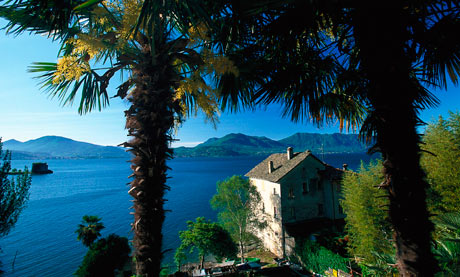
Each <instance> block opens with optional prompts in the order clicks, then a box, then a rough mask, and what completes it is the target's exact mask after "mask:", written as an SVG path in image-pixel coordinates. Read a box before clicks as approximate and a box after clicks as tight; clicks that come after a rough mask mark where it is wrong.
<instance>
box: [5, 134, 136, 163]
mask: <svg viewBox="0 0 460 277" xmlns="http://www.w3.org/2000/svg"><path fill="white" fill-rule="evenodd" d="M3 149H4V150H6V149H8V150H12V159H32V160H34V159H102V158H128V157H129V154H128V153H126V152H125V150H124V149H123V148H121V147H114V146H101V145H96V144H91V143H86V142H81V141H75V140H72V139H69V138H64V137H58V136H45V137H41V138H38V139H34V140H28V141H26V142H20V141H17V140H14V139H11V140H7V141H5V142H3Z"/></svg>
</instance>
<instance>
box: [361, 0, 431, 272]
mask: <svg viewBox="0 0 460 277" xmlns="http://www.w3.org/2000/svg"><path fill="white" fill-rule="evenodd" d="M375 4H376V3H374V2H373V1H362V2H360V3H359V4H358V5H357V8H356V9H355V14H354V19H355V21H354V36H355V39H356V43H357V45H358V47H359V49H360V51H361V52H360V60H361V63H362V67H363V69H364V71H365V74H366V77H367V79H368V81H369V92H368V93H369V100H370V102H371V103H370V104H371V108H372V110H371V111H370V121H371V123H370V124H371V125H372V126H373V127H374V128H375V129H374V130H375V132H376V134H377V137H376V146H377V147H378V149H379V150H380V151H381V153H382V156H383V160H384V162H383V165H384V176H385V181H384V184H383V185H384V187H385V188H386V189H388V192H389V197H390V207H389V215H390V220H391V222H392V225H393V228H394V242H395V244H396V249H397V253H396V258H397V262H398V269H399V272H400V275H401V276H433V274H434V271H435V269H436V261H435V259H434V257H433V254H432V253H431V247H430V246H431V232H432V230H433V224H432V223H431V222H430V220H429V214H428V212H427V207H426V193H425V190H426V188H427V186H428V184H427V183H426V181H425V180H424V177H425V174H424V172H423V170H422V169H421V167H420V147H419V143H420V137H419V135H418V134H417V131H416V126H417V123H418V116H417V107H416V103H415V101H416V99H417V97H418V96H419V93H420V91H419V90H418V88H417V87H416V85H415V84H414V82H413V81H412V80H411V78H410V67H411V58H410V53H408V52H407V51H406V50H405V49H407V48H406V46H407V45H406V44H407V43H408V40H409V38H408V34H407V25H406V22H405V20H406V17H405V16H404V13H403V7H402V4H401V3H400V2H399V1H383V2H379V4H380V6H377V7H376V6H375Z"/></svg>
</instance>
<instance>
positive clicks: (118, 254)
mask: <svg viewBox="0 0 460 277" xmlns="http://www.w3.org/2000/svg"><path fill="white" fill-rule="evenodd" d="M130 252H131V249H130V247H129V244H128V239H127V238H124V237H120V236H117V235H115V234H111V235H109V236H108V237H107V238H103V239H100V240H98V241H97V242H95V243H93V244H92V245H91V246H90V248H89V250H88V252H87V253H86V255H85V258H84V259H83V262H82V264H81V265H80V267H79V268H78V270H77V271H76V272H75V273H74V275H76V276H88V277H89V276H114V275H115V270H116V269H122V268H123V267H124V265H125V264H126V263H127V262H128V260H129V253H130Z"/></svg>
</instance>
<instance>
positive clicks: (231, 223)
mask: <svg viewBox="0 0 460 277" xmlns="http://www.w3.org/2000/svg"><path fill="white" fill-rule="evenodd" d="M259 202H260V195H259V193H258V192H257V189H256V187H254V186H252V185H251V184H250V183H249V180H248V179H247V178H244V177H242V176H237V175H234V176H232V177H230V178H227V179H226V180H224V181H220V182H218V183H217V193H216V194H215V195H214V196H213V197H212V199H211V206H212V208H213V209H215V210H218V211H219V215H218V216H219V221H220V222H221V223H222V226H224V228H225V229H226V230H227V231H228V232H229V233H230V234H231V236H232V238H233V239H234V241H236V242H238V246H239V248H240V257H241V259H243V260H244V253H245V249H246V247H247V246H248V245H249V244H250V243H252V242H255V241H257V240H258V239H257V237H256V236H254V235H253V230H254V228H256V229H260V228H264V227H265V223H264V222H263V221H260V219H259V216H258V215H257V214H256V213H255V211H256V210H257V206H258V204H259Z"/></svg>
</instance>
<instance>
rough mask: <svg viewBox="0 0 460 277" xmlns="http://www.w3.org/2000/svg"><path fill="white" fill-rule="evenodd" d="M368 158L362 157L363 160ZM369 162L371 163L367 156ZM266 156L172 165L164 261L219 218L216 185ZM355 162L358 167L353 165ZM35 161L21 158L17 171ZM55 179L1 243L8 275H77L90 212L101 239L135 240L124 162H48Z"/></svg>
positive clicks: (37, 191)
mask: <svg viewBox="0 0 460 277" xmlns="http://www.w3.org/2000/svg"><path fill="white" fill-rule="evenodd" d="M361 158H363V156H361ZM364 158H365V159H368V158H366V157H364ZM324 159H325V160H326V161H327V162H328V163H330V164H332V165H334V166H337V167H339V166H341V165H342V163H343V162H348V163H349V166H350V168H356V167H357V166H358V164H359V158H356V157H352V156H345V157H344V156H343V155H338V156H337V155H336V156H334V155H332V156H328V155H326V156H325V157H324ZM262 160H263V157H237V158H177V159H174V160H172V161H170V162H169V164H168V165H169V167H171V170H170V171H169V176H170V177H171V178H170V179H169V180H168V185H169V186H171V191H169V192H168V193H167V195H166V198H167V199H168V202H166V207H165V208H166V209H170V210H172V212H169V213H167V214H166V220H165V223H164V228H163V234H164V240H163V244H164V248H165V249H173V251H169V252H167V253H166V255H165V259H164V262H165V263H170V264H172V263H173V260H172V257H173V253H174V249H175V248H176V247H178V245H179V239H178V232H179V231H180V230H184V229H185V228H186V221H187V220H194V219H195V218H196V217H198V216H204V217H206V218H208V219H211V220H216V213H215V212H214V211H213V210H212V209H211V208H210V206H209V200H210V198H211V197H212V195H214V193H215V191H216V182H217V181H218V180H223V179H225V178H227V177H229V176H232V175H234V174H241V175H242V174H245V173H246V172H248V171H249V170H250V169H251V168H252V167H254V166H255V165H256V164H257V163H259V162H260V161H262ZM350 161H351V162H350ZM32 162H33V161H25V160H15V161H12V165H13V167H15V168H23V167H24V166H25V165H27V166H29V167H30V166H31V164H32ZM46 162H47V163H48V165H49V168H50V169H51V170H53V171H54V173H53V174H49V175H34V176H33V178H32V186H31V189H30V199H29V202H28V205H27V207H26V208H25V209H24V210H23V212H22V214H21V216H20V217H19V220H18V222H17V224H16V226H15V227H14V229H12V230H11V232H10V234H9V235H7V236H5V237H3V238H1V239H0V247H1V249H2V253H0V261H1V262H2V264H3V265H2V267H1V268H2V270H4V271H5V276H72V273H73V272H75V270H76V269H77V268H78V265H79V264H80V263H81V261H82V259H83V256H84V255H85V253H86V251H87V249H86V248H85V247H84V246H83V244H82V243H81V242H79V241H77V239H76V234H75V230H76V228H77V225H78V224H79V223H80V221H81V218H82V216H83V215H85V214H88V215H97V216H99V217H102V222H103V223H104V225H105V227H106V228H105V229H104V230H103V231H102V236H107V235H108V234H110V233H116V234H118V235H120V236H126V237H130V238H131V237H132V233H131V227H130V223H131V222H132V215H130V214H129V212H131V211H132V210H130V206H131V202H130V201H129V200H130V199H131V198H130V196H129V195H128V193H127V191H128V186H127V182H128V181H129V180H128V179H127V176H128V175H130V173H131V172H130V168H129V163H127V162H126V161H125V160H122V159H100V160H48V161H46Z"/></svg>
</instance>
